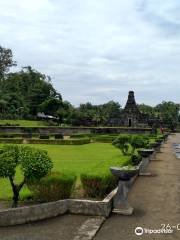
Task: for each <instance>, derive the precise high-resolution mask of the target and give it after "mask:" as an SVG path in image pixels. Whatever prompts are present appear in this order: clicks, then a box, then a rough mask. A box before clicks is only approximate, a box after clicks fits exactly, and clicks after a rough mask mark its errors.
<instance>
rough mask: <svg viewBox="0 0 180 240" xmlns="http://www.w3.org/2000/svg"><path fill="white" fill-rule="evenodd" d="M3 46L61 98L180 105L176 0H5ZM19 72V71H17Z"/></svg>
mask: <svg viewBox="0 0 180 240" xmlns="http://www.w3.org/2000/svg"><path fill="white" fill-rule="evenodd" d="M0 9H1V11H0V45H1V46H3V47H7V48H11V49H12V51H13V55H14V60H16V61H17V63H18V66H19V67H24V66H27V65H31V66H32V67H33V68H34V69H36V70H37V71H40V72H42V73H44V74H46V75H49V76H51V78H52V83H53V85H54V87H55V88H56V89H57V90H58V91H59V92H60V93H61V94H62V96H63V99H65V100H68V101H70V102H71V103H72V104H73V105H75V106H78V105H79V104H80V103H85V102H92V103H93V104H101V103H105V102H108V101H110V100H114V101H118V102H119V103H120V104H121V105H122V106H123V105H124V104H125V102H126V99H127V94H128V91H129V90H134V91H135V96H136V101H137V102H138V103H145V104H149V105H155V104H158V103H160V102H162V101H163V100H165V101H175V102H177V103H178V102H180V94H179V92H180V1H179V0H128V1H125V0H111V1H109V0H6V1H4V0H0ZM17 69H18V68H17Z"/></svg>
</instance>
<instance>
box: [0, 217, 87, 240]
mask: <svg viewBox="0 0 180 240" xmlns="http://www.w3.org/2000/svg"><path fill="white" fill-rule="evenodd" d="M87 219H89V217H87V216H79V215H63V216H60V217H56V218H52V219H48V220H43V221H39V222H34V223H31V224H24V225H18V226H10V227H0V240H72V239H73V238H74V237H75V236H76V235H77V233H78V229H79V227H80V226H81V225H83V224H84V222H85V221H87Z"/></svg>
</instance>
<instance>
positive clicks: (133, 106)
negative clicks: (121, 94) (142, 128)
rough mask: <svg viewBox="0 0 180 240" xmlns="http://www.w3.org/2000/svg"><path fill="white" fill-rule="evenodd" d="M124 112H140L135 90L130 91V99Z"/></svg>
mask: <svg viewBox="0 0 180 240" xmlns="http://www.w3.org/2000/svg"><path fill="white" fill-rule="evenodd" d="M124 112H137V113H140V111H139V109H138V107H137V105H136V101H135V98H134V92H133V91H129V95H128V100H127V102H126V105H125V108H124Z"/></svg>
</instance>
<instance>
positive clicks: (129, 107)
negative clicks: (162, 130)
mask: <svg viewBox="0 0 180 240" xmlns="http://www.w3.org/2000/svg"><path fill="white" fill-rule="evenodd" d="M120 122H121V125H122V126H127V127H145V126H147V125H148V117H147V115H146V114H143V113H141V112H140V111H139V109H138V106H137V104H136V101H135V97H134V92H133V91H129V95H128V99H127V102H126V105H125V108H124V109H123V111H122V113H121V116H120Z"/></svg>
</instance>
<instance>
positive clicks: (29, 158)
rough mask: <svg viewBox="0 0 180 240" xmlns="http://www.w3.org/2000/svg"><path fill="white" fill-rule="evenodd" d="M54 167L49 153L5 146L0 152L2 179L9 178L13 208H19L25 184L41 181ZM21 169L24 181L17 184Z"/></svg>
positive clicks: (28, 148) (29, 148) (0, 174)
mask: <svg viewBox="0 0 180 240" xmlns="http://www.w3.org/2000/svg"><path fill="white" fill-rule="evenodd" d="M52 167H53V164H52V161H51V160H50V158H49V156H48V155H47V152H46V151H44V150H39V149H34V148H31V147H24V146H17V145H5V146H3V147H2V149H1V151H0V177H3V178H8V179H9V181H10V183H11V187H12V191H13V207H17V204H18V200H19V192H20V190H21V189H22V187H23V186H24V184H25V183H27V182H30V181H34V180H35V179H36V180H37V179H40V178H42V177H44V176H45V175H47V174H48V172H49V171H50V169H51V168H52ZM18 168H20V170H21V173H22V175H23V180H22V181H21V182H20V183H18V184H17V183H16V182H15V177H16V171H17V169H18Z"/></svg>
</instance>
